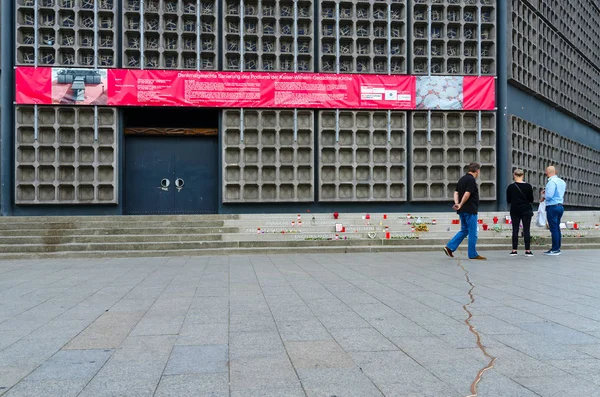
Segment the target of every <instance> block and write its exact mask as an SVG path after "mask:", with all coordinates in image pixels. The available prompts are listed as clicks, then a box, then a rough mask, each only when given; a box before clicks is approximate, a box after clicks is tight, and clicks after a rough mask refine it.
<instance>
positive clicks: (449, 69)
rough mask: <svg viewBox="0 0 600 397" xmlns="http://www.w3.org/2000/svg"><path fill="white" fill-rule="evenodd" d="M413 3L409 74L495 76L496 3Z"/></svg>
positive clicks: (468, 0) (443, 0)
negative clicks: (429, 55)
mask: <svg viewBox="0 0 600 397" xmlns="http://www.w3.org/2000/svg"><path fill="white" fill-rule="evenodd" d="M412 4H413V9H412V14H411V21H410V29H411V37H412V50H413V51H412V54H411V55H412V56H411V63H412V66H411V67H412V73H414V74H428V73H431V74H439V75H447V74H457V75H477V74H480V73H481V74H483V75H495V74H496V60H495V58H496V1H495V0H455V1H448V0H440V1H433V2H432V1H428V0H414V1H413V2H412ZM430 9H431V11H430ZM430 14H431V16H430ZM430 18H431V24H430V23H429V20H430ZM479 19H481V21H479ZM478 25H480V26H481V29H479V28H478ZM430 32H431V34H430ZM478 36H480V37H478ZM478 38H480V39H481V47H479V43H478V42H479V40H478ZM429 46H431V63H429V62H428V53H429ZM479 48H480V49H481V54H480V55H481V63H479Z"/></svg>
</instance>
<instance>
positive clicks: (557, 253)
mask: <svg viewBox="0 0 600 397" xmlns="http://www.w3.org/2000/svg"><path fill="white" fill-rule="evenodd" d="M544 255H550V256H558V255H560V251H552V250H548V251H546V252H544Z"/></svg>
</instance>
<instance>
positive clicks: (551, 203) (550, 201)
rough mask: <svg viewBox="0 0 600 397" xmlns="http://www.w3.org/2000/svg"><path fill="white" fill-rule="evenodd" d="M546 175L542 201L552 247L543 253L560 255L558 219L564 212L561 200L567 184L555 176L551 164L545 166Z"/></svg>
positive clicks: (562, 200) (554, 170)
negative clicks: (546, 179)
mask: <svg viewBox="0 0 600 397" xmlns="http://www.w3.org/2000/svg"><path fill="white" fill-rule="evenodd" d="M546 176H547V177H548V183H547V184H546V189H545V190H544V192H543V198H542V201H546V217H547V219H548V226H549V228H550V234H551V235H552V249H550V250H549V251H546V252H544V254H545V255H560V244H561V232H560V220H561V218H562V216H563V213H564V212H565V210H564V208H563V202H564V198H565V191H566V190H567V184H566V183H565V181H563V180H562V179H560V178H559V177H558V176H556V169H555V168H554V167H552V166H550V167H548V168H546Z"/></svg>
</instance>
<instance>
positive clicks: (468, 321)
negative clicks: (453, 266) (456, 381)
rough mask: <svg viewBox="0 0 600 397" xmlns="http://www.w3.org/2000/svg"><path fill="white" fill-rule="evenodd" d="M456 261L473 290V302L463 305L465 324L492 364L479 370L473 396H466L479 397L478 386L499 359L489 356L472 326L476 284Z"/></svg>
mask: <svg viewBox="0 0 600 397" xmlns="http://www.w3.org/2000/svg"><path fill="white" fill-rule="evenodd" d="M456 259H457V265H458V266H459V267H460V268H461V269H462V270H463V272H464V273H465V279H466V280H467V283H469V285H470V286H471V289H470V290H469V298H470V300H471V301H470V302H469V303H467V304H465V305H463V310H464V311H465V312H467V314H468V316H467V319H466V320H465V324H467V326H468V327H469V331H471V333H472V334H473V335H475V338H476V339H477V347H479V350H481V352H482V353H483V355H484V356H486V357H487V358H489V359H490V362H489V363H488V364H487V365H486V366H485V367H483V368H482V369H481V370H479V372H478V373H477V376H476V377H475V380H474V381H473V383H471V394H469V395H468V396H466V397H477V396H478V394H477V385H478V384H479V382H480V381H481V379H482V378H483V374H484V373H485V372H486V371H489V370H490V369H492V368H494V364H495V362H496V360H497V359H498V358H497V357H494V356H492V355H491V354H489V353H488V352H487V349H486V348H485V346H484V345H483V343H482V342H481V335H480V334H479V332H478V331H477V329H475V326H474V325H473V324H471V319H472V318H473V313H471V311H470V310H469V306H470V305H471V304H473V303H475V296H474V295H473V290H474V289H475V284H473V283H472V282H471V279H470V278H469V272H468V271H467V269H465V267H464V266H463V264H462V263H461V261H460V258H456Z"/></svg>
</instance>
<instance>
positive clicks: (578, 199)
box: [511, 116, 600, 207]
mask: <svg viewBox="0 0 600 397" xmlns="http://www.w3.org/2000/svg"><path fill="white" fill-rule="evenodd" d="M511 127H512V128H511V129H512V133H511V155H512V167H513V169H515V168H521V169H523V170H524V171H525V180H526V181H527V182H529V183H531V184H532V185H533V187H534V194H535V198H536V201H537V200H539V191H540V189H541V188H543V187H544V186H545V185H546V180H547V179H546V176H545V175H544V171H545V169H546V167H548V166H550V165H554V166H555V167H556V168H557V171H558V175H559V176H560V177H561V178H562V179H564V180H565V182H567V191H566V193H565V203H566V204H567V205H572V206H583V207H597V206H598V203H599V202H600V151H598V150H595V149H593V148H591V147H589V146H586V145H583V144H581V143H580V142H576V141H574V140H572V139H569V138H566V137H564V136H562V135H560V134H558V133H556V132H554V131H550V130H547V129H545V128H543V127H541V126H539V125H536V124H533V123H530V122H528V121H526V120H523V119H521V118H519V117H516V116H512V117H511Z"/></svg>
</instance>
